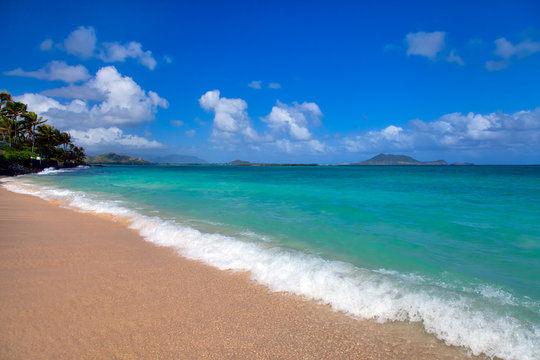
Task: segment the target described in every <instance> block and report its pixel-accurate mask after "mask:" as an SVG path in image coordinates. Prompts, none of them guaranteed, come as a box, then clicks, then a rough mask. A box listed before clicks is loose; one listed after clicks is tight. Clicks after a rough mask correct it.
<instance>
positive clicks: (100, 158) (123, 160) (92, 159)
mask: <svg viewBox="0 0 540 360" xmlns="http://www.w3.org/2000/svg"><path fill="white" fill-rule="evenodd" d="M87 162H88V163H89V164H96V165H149V164H151V162H149V161H146V160H143V159H141V158H132V157H131V156H127V155H118V154H115V153H112V152H111V153H107V154H103V155H96V156H89V157H88V159H87Z"/></svg>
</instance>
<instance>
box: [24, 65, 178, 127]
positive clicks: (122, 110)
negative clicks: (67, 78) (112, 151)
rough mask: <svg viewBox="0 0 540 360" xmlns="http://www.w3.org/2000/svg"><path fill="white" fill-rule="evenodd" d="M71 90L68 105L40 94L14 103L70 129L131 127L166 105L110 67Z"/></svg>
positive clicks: (65, 90)
mask: <svg viewBox="0 0 540 360" xmlns="http://www.w3.org/2000/svg"><path fill="white" fill-rule="evenodd" d="M68 89H69V88H60V89H53V90H50V91H49V93H51V92H54V91H56V92H57V94H62V95H64V97H69V96H68V95H69V94H68V93H67V92H68ZM72 89H76V90H77V91H76V93H73V96H71V98H73V97H77V98H75V99H74V100H72V101H71V102H68V103H60V102H58V101H57V100H55V99H53V98H51V97H48V96H45V95H41V94H24V95H22V96H21V97H19V98H18V99H17V100H19V101H23V102H25V103H27V104H28V108H29V109H30V110H31V111H35V112H38V113H39V114H40V115H42V116H43V117H44V118H49V119H50V121H51V123H52V124H54V125H55V126H57V127H60V128H71V129H88V128H96V127H107V126H134V125H138V124H140V123H143V122H147V121H151V120H153V119H154V115H155V113H156V112H157V109H158V108H160V107H162V108H166V107H167V106H168V103H167V101H166V100H165V99H163V98H161V97H159V95H158V94H156V93H155V92H153V91H148V92H146V91H144V90H143V89H141V87H140V86H139V85H138V84H137V83H136V82H135V81H133V79H132V78H130V77H128V76H123V75H122V74H120V73H119V72H118V71H117V70H116V68H115V67H114V66H107V67H103V68H101V69H100V70H99V71H98V72H97V73H96V75H95V76H94V77H93V78H91V79H90V80H88V81H87V82H86V83H84V84H83V85H81V86H78V87H73V88H72ZM96 94H97V95H96ZM98 95H99V96H98ZM98 97H99V98H100V99H101V101H98V102H97V103H95V104H91V103H89V101H88V100H95V99H96V98H98Z"/></svg>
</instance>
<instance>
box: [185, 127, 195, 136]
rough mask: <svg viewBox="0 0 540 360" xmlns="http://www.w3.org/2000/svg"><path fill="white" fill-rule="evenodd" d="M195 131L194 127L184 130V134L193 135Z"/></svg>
mask: <svg viewBox="0 0 540 360" xmlns="http://www.w3.org/2000/svg"><path fill="white" fill-rule="evenodd" d="M196 133H197V131H195V130H194V129H191V130H186V132H185V134H186V136H189V137H191V136H195V134H196Z"/></svg>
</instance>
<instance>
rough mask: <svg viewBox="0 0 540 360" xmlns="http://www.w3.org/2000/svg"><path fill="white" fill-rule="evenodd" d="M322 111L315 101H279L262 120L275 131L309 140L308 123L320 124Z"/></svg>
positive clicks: (296, 138) (294, 137) (297, 138)
mask: <svg viewBox="0 0 540 360" xmlns="http://www.w3.org/2000/svg"><path fill="white" fill-rule="evenodd" d="M321 117H322V112H321V110H320V109H319V106H317V104H315V103H308V102H304V103H301V104H299V103H297V102H294V103H293V105H287V104H283V103H281V102H280V101H278V102H277V104H276V105H275V106H274V107H272V111H271V112H270V114H269V115H268V116H266V117H265V118H263V121H265V122H266V123H268V126H269V127H270V128H271V129H272V130H273V131H274V132H276V133H288V134H289V135H290V136H291V138H293V139H295V140H309V139H311V137H312V134H311V132H310V131H309V128H308V125H309V122H311V124H312V125H315V126H318V125H320V124H321V121H320V119H321Z"/></svg>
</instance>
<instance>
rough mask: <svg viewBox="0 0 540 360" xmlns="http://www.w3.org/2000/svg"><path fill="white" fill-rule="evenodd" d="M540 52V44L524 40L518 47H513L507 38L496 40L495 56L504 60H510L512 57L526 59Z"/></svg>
mask: <svg viewBox="0 0 540 360" xmlns="http://www.w3.org/2000/svg"><path fill="white" fill-rule="evenodd" d="M538 51H540V42H533V41H530V40H524V41H522V42H520V43H518V44H516V45H513V44H512V43H511V42H510V41H508V40H506V38H500V39H497V40H495V55H498V56H500V57H502V58H504V59H509V58H511V57H512V56H517V57H525V56H529V55H532V54H534V53H536V52H538Z"/></svg>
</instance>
